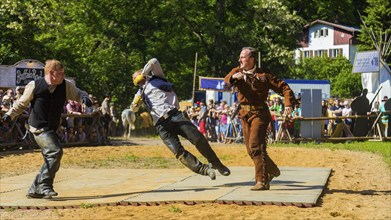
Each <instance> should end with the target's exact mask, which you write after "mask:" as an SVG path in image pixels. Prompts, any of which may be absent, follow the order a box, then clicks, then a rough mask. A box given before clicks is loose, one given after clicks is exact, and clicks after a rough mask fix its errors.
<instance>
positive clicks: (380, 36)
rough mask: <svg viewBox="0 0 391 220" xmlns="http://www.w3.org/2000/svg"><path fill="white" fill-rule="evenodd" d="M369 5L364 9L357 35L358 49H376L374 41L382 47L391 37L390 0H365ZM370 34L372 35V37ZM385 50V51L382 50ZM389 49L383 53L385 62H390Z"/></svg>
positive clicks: (390, 52) (390, 51)
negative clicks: (359, 43)
mask: <svg viewBox="0 0 391 220" xmlns="http://www.w3.org/2000/svg"><path fill="white" fill-rule="evenodd" d="M367 1H368V4H369V6H368V7H367V8H366V9H365V14H364V15H363V20H364V23H365V24H361V28H362V31H361V33H360V35H359V40H360V41H361V43H362V44H361V45H360V46H359V49H360V50H363V51H365V50H376V48H375V46H374V43H376V44H378V45H379V47H380V48H383V47H384V45H386V44H387V40H389V39H390V38H391V2H390V1H388V0H367ZM371 36H374V38H372V37H371ZM384 52H386V51H384ZM390 54H391V50H388V52H387V53H386V54H384V56H383V58H384V59H385V62H387V63H391V56H390Z"/></svg>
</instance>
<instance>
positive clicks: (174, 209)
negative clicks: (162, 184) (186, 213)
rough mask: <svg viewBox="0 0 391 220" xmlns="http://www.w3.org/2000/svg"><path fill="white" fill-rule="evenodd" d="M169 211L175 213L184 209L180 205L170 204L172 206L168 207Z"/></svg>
mask: <svg viewBox="0 0 391 220" xmlns="http://www.w3.org/2000/svg"><path fill="white" fill-rule="evenodd" d="M168 211H169V212H174V213H182V210H181V209H180V208H178V207H175V206H173V205H172V206H170V208H169V209H168Z"/></svg>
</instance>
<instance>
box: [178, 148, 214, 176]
mask: <svg viewBox="0 0 391 220" xmlns="http://www.w3.org/2000/svg"><path fill="white" fill-rule="evenodd" d="M178 160H179V161H180V162H181V163H182V164H183V165H185V166H186V167H187V168H189V169H190V170H191V171H193V172H195V173H198V174H201V175H204V176H209V177H210V178H211V179H212V180H215V179H216V173H215V171H214V170H213V169H212V168H210V167H209V165H207V164H203V163H201V162H200V161H199V160H198V159H197V158H196V157H195V156H194V155H193V154H191V153H190V152H188V151H184V152H183V153H182V154H181V155H180V156H179V157H178Z"/></svg>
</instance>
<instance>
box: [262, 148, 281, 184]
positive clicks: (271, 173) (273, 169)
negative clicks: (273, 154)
mask: <svg viewBox="0 0 391 220" xmlns="http://www.w3.org/2000/svg"><path fill="white" fill-rule="evenodd" d="M265 160H266V173H267V175H268V182H269V183H270V182H271V181H272V179H273V178H276V177H278V176H280V174H281V172H280V169H278V167H277V165H276V164H275V163H274V161H273V160H272V159H271V158H270V157H269V155H268V154H266V158H265Z"/></svg>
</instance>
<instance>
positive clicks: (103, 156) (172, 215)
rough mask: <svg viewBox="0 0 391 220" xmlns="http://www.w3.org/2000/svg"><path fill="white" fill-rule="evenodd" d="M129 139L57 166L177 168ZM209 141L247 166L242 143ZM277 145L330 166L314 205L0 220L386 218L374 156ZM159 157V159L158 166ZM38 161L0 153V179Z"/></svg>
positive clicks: (21, 215)
mask: <svg viewBox="0 0 391 220" xmlns="http://www.w3.org/2000/svg"><path fill="white" fill-rule="evenodd" d="M130 142H131V143H129V142H127V143H126V142H125V143H122V144H119V145H118V146H101V147H77V148H76V147H75V148H66V149H64V156H63V160H62V168H67V167H73V168H75V167H84V168H97V169H99V168H100V167H105V168H114V167H121V168H162V169H163V168H164V169H167V168H174V167H175V168H178V167H181V165H180V164H179V162H178V161H176V160H175V159H174V158H173V156H172V154H171V152H170V151H169V150H168V149H167V148H166V147H164V146H163V144H162V142H161V141H160V140H158V139H145V138H144V139H142V138H138V139H137V138H136V139H131V141H130ZM184 145H185V147H186V149H188V150H189V151H191V152H193V153H194V154H195V155H197V156H199V157H201V156H200V154H199V153H198V152H197V151H196V149H195V148H194V147H192V146H190V144H189V143H188V142H184ZM212 146H213V148H214V149H215V151H216V153H217V155H218V156H219V157H220V158H221V160H222V161H223V162H224V163H225V164H226V165H227V166H252V161H251V160H250V158H249V157H248V156H247V154H246V152H245V148H244V146H243V145H241V144H230V145H222V144H213V145H212ZM282 146H283V147H270V148H269V150H268V152H269V154H270V156H271V157H272V158H273V160H275V162H276V163H277V164H278V165H279V166H300V167H328V168H332V169H333V172H332V175H331V177H330V179H329V182H328V185H327V188H326V190H325V192H324V195H323V196H322V197H321V199H320V201H319V203H318V204H317V206H316V207H314V208H298V207H293V206H239V205H219V204H202V205H182V204H173V205H162V206H108V207H83V208H79V209H60V210H0V214H1V216H0V219H1V220H3V219H201V218H202V219H391V175H390V174H391V173H390V168H389V167H388V166H387V165H386V164H385V163H384V162H383V161H382V159H381V157H380V156H378V155H374V154H370V153H362V152H352V151H345V150H333V151H332V150H327V149H304V148H300V146H298V147H284V145H282ZM285 146H286V145H285ZM129 158H131V159H129ZM159 161H164V163H163V164H164V165H162V164H161V163H159ZM41 163H42V158H41V154H40V151H34V152H31V151H30V152H23V153H20V152H19V153H15V152H13V153H7V152H1V153H0V165H1V170H0V178H5V177H8V176H14V175H19V174H22V173H29V172H36V171H38V169H39V167H40V166H41ZM59 193H61V192H59Z"/></svg>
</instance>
